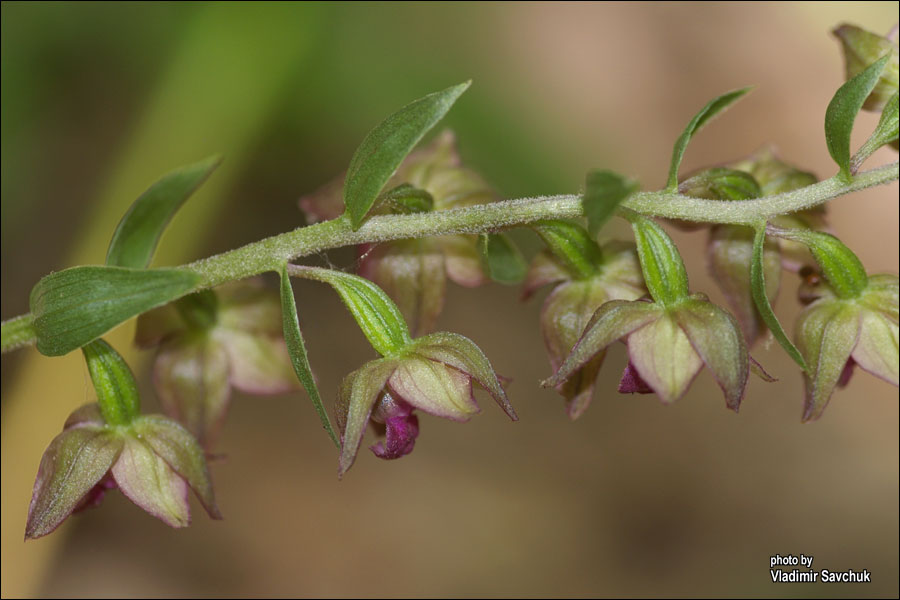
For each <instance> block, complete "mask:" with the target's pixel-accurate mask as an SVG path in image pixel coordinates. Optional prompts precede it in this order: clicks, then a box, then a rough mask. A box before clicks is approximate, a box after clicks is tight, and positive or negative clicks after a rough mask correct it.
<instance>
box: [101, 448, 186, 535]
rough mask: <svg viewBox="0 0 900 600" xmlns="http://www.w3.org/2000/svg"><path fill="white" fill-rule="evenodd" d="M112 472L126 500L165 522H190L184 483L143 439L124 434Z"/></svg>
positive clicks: (175, 523) (171, 524) (177, 524)
mask: <svg viewBox="0 0 900 600" xmlns="http://www.w3.org/2000/svg"><path fill="white" fill-rule="evenodd" d="M112 474H113V477H114V478H115V480H116V484H117V485H118V486H119V489H120V490H122V493H123V494H125V495H126V496H127V497H128V499H129V500H131V501H132V502H134V503H135V504H137V505H138V506H140V507H141V508H143V509H144V510H145V511H147V512H148V513H150V514H151V515H153V516H154V517H156V518H157V519H160V520H161V521H163V522H164V523H165V524H166V525H169V526H171V527H187V526H188V525H190V523H191V508H190V505H189V504H188V497H187V495H188V487H187V484H186V483H185V481H184V479H182V478H181V477H180V476H179V475H178V474H177V473H176V472H175V471H173V470H172V469H171V468H170V467H169V465H168V464H166V461H164V460H163V459H162V458H160V457H159V456H157V455H156V454H155V453H154V452H153V449H152V448H150V446H149V445H148V444H147V443H145V442H144V441H143V440H140V439H137V438H134V437H131V436H125V447H124V448H123V449H122V453H121V454H120V455H119V459H118V460H117V461H116V462H115V464H114V465H113V466H112Z"/></svg>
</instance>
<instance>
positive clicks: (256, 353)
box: [136, 280, 297, 447]
mask: <svg viewBox="0 0 900 600" xmlns="http://www.w3.org/2000/svg"><path fill="white" fill-rule="evenodd" d="M136 342H137V344H138V345H139V346H141V347H143V348H150V347H156V346H158V347H159V350H158V351H157V354H156V359H155V361H154V365H153V383H154V386H155V388H156V392H157V394H158V395H159V399H160V403H161V405H162V408H163V410H164V411H165V413H166V414H167V415H169V416H170V417H172V418H174V419H176V420H178V421H179V422H181V423H182V424H184V425H185V426H186V427H187V428H188V429H189V430H190V431H191V432H192V433H193V434H194V435H196V436H197V438H198V439H199V440H200V441H201V443H203V445H204V446H206V447H209V446H210V445H211V444H212V442H213V441H214V438H215V435H216V434H217V433H218V431H219V429H220V428H221V426H222V423H223V421H224V418H225V415H226V412H227V410H228V403H229V400H230V397H231V388H232V386H233V387H235V388H237V389H239V390H241V391H243V392H247V393H251V394H280V393H285V392H289V391H292V390H295V389H297V378H296V376H295V375H294V371H293V367H292V366H291V361H290V356H289V355H288V351H287V347H286V345H285V343H284V338H283V334H282V318H281V302H280V299H279V297H278V294H277V293H275V292H274V291H271V290H268V289H266V288H265V287H263V286H262V285H261V284H260V283H259V282H258V281H252V280H251V281H242V282H236V283H232V284H227V285H224V286H222V287H220V288H217V289H216V290H215V291H213V292H202V293H200V294H194V295H192V296H188V297H187V298H183V299H182V300H179V301H178V302H176V303H174V304H170V305H167V306H164V307H161V308H158V309H155V310H153V311H150V312H148V313H145V314H144V315H142V316H141V317H140V318H139V319H138V328H137V334H136Z"/></svg>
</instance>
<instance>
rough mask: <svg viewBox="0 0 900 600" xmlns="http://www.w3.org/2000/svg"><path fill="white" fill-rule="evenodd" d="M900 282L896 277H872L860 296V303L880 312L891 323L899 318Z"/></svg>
mask: <svg viewBox="0 0 900 600" xmlns="http://www.w3.org/2000/svg"><path fill="white" fill-rule="evenodd" d="M898 300H900V280H898V278H897V276H896V275H872V276H870V277H869V285H868V286H867V287H866V289H865V291H864V292H863V293H862V295H861V296H860V302H862V304H863V305H865V306H867V307H868V308H870V309H872V310H874V311H877V312H880V313H881V314H883V315H884V316H885V317H886V318H887V319H888V320H890V321H891V322H892V323H895V324H896V323H897V322H898V320H900V319H898V317H900V314H898V313H900V301H898Z"/></svg>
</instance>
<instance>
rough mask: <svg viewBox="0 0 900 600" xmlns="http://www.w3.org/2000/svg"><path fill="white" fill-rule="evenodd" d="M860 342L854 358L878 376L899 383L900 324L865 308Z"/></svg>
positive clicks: (861, 323)
mask: <svg viewBox="0 0 900 600" xmlns="http://www.w3.org/2000/svg"><path fill="white" fill-rule="evenodd" d="M860 317H861V322H860V332H859V343H858V344H856V348H854V350H853V354H852V357H853V360H855V361H856V363H857V364H858V365H859V366H860V367H862V368H863V369H865V370H866V371H868V372H869V373H871V374H872V375H875V376H876V377H881V378H882V379H884V380H885V381H887V382H889V383H893V384H894V385H897V384H898V379H900V376H898V369H900V367H898V363H900V361H898V356H900V351H898V326H897V323H895V322H893V323H892V322H891V321H890V320H889V319H888V318H886V317H885V316H883V315H881V314H879V313H876V312H872V311H868V310H863V311H862V313H861V315H860Z"/></svg>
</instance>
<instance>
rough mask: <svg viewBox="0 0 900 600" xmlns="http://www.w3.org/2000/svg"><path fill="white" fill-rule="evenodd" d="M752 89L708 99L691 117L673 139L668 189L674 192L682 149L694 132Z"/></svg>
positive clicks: (743, 89)
mask: <svg viewBox="0 0 900 600" xmlns="http://www.w3.org/2000/svg"><path fill="white" fill-rule="evenodd" d="M752 89H753V88H752V86H751V87H745V88H741V89H739V90H734V91H731V92H727V93H725V94H722V95H721V96H719V97H718V98H714V99H712V100H710V101H709V102H708V103H707V104H706V106H704V107H703V108H701V109H700V112H698V113H697V114H696V115H694V118H693V119H691V121H690V123H688V125H687V127H685V129H684V131H683V132H682V133H681V135H680V136H678V139H677V140H676V141H675V147H674V148H673V149H672V162H671V164H670V166H669V179H668V182H667V183H666V189H667V190H668V191H670V192H674V191H676V190H677V189H678V169H679V167H680V166H681V159H682V158H684V151H685V150H686V149H687V146H688V144H689V143H690V141H691V138H693V137H694V134H695V133H697V132H698V131H700V129H701V128H702V127H703V126H704V125H706V124H707V123H709V122H710V121H711V120H712V118H713V117H715V116H716V115H718V114H719V113H721V112H722V111H724V110H725V109H726V108H728V107H729V106H731V105H732V104H734V103H735V102H737V101H738V100H740V99H741V98H742V97H743V96H744V95H745V94H747V93H748V92H749V91H750V90H752Z"/></svg>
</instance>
